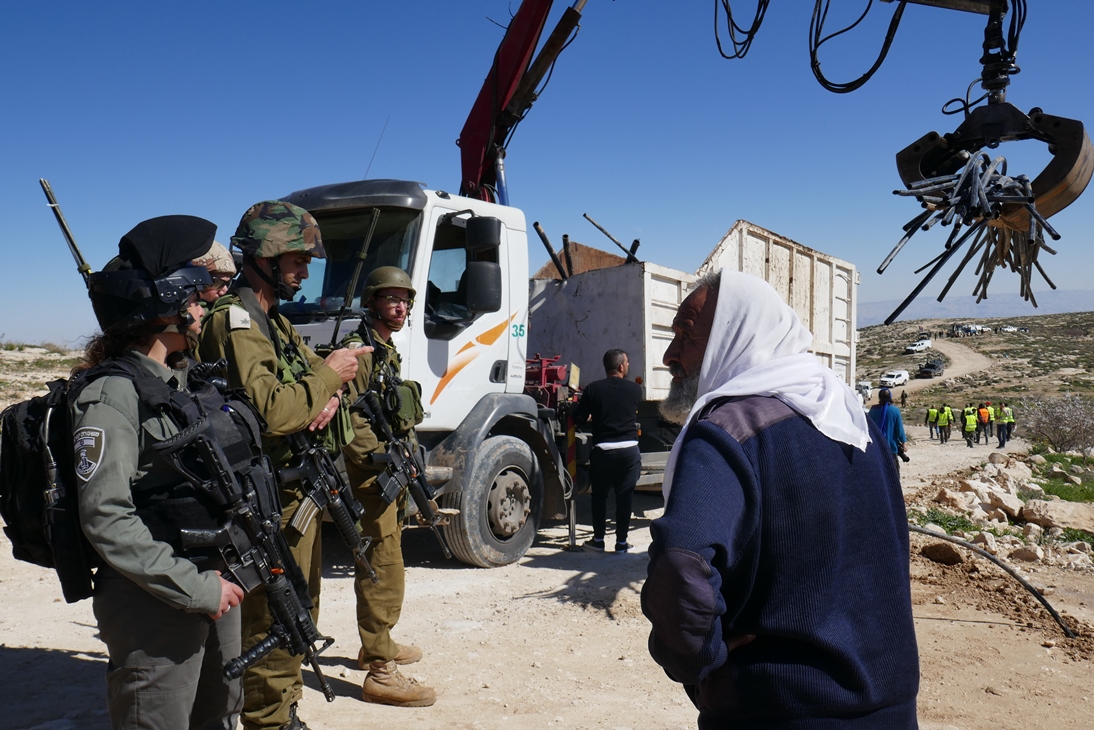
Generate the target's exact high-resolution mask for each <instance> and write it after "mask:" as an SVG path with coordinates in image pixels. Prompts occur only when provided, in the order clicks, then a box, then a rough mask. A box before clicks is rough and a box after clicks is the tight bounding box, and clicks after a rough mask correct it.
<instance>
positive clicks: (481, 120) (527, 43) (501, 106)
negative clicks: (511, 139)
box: [457, 0, 553, 200]
mask: <svg viewBox="0 0 1094 730" xmlns="http://www.w3.org/2000/svg"><path fill="white" fill-rule="evenodd" d="M552 1H553V0H524V2H523V3H522V4H521V6H520V9H519V10H517V14H516V15H515V16H513V20H512V21H511V22H510V23H509V28H508V29H507V30H506V31H505V37H504V38H503V39H502V41H501V45H499V46H498V50H497V52H496V53H495V54H494V63H493V64H492V65H491V66H490V73H488V74H487V76H486V81H485V82H484V83H483V85H482V89H481V90H480V91H479V96H478V98H477V99H476V100H475V105H474V106H473V107H471V113H470V114H468V115H467V121H466V122H464V125H463V130H462V131H461V132H460V138H459V141H458V142H457V144H458V145H459V146H460V158H461V167H462V173H463V179H462V181H461V182H460V194H461V195H466V196H468V197H472V198H479V199H481V200H490V199H491V195H490V191H489V189H488V188H489V187H490V186H492V185H493V184H494V182H495V172H494V161H495V160H496V159H497V155H498V148H499V146H500V145H501V144H503V143H504V142H505V135H506V134H507V133H508V131H509V129H510V127H511V126H512V120H506V119H504V118H503V117H505V115H504V114H503V112H504V111H505V109H506V107H507V106H509V102H510V100H512V98H513V96H514V95H515V94H516V92H517V89H518V88H519V87H520V84H521V80H522V79H523V78H524V74H525V73H526V72H527V70H528V66H529V65H530V64H531V62H532V54H533V53H534V52H535V50H536V46H537V45H539V37H540V35H541V34H542V33H543V26H544V25H545V24H546V23H547V15H548V14H549V13H550V12H551V3H552Z"/></svg>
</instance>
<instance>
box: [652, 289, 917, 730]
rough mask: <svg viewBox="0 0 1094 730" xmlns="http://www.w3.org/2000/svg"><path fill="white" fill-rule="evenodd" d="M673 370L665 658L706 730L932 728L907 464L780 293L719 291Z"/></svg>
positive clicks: (656, 638) (662, 595) (657, 556)
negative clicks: (918, 631) (903, 481)
mask: <svg viewBox="0 0 1094 730" xmlns="http://www.w3.org/2000/svg"><path fill="white" fill-rule="evenodd" d="M673 331H674V333H675V338H674V339H673V341H672V344H671V345H670V346H669V349H668V351H667V352H666V354H665V364H666V365H668V366H669V368H670V371H671V372H672V374H673V385H672V390H671V392H670V395H669V397H668V398H667V399H666V401H665V402H664V404H663V406H662V414H663V415H664V416H665V418H667V419H669V420H671V421H675V422H677V423H680V424H681V425H683V426H684V429H683V430H682V431H681V433H680V437H679V438H678V439H677V440H676V443H675V445H674V446H673V450H672V454H671V455H670V457H669V462H668V465H667V468H666V472H665V487H664V491H665V497H666V506H665V513H664V516H663V517H661V518H660V519H658V520H656V521H655V522H654V523H653V527H652V535H653V544H652V545H651V546H650V550H649V555H650V564H649V569H648V571H649V577H648V579H647V581H646V583H645V585H644V586H643V589H642V610H643V612H644V613H645V614H646V616H647V618H649V620H650V622H651V623H652V624H653V629H652V632H651V633H650V641H649V649H650V654H651V655H652V656H653V658H654V660H655V661H656V662H657V663H658V664H660V665H661V666H662V667H664V669H665V671H666V673H667V674H668V675H669V677H670V678H672V679H673V680H675V681H677V682H680V683H681V684H683V685H684V688H685V690H686V691H687V693H688V696H689V697H690V698H691V700H692V702H693V703H694V704H695V706H696V708H697V709H698V710H699V723H698V724H699V728H700V729H701V730H702V729H704V728H724V727H733V728H806V727H809V728H814V727H823V728H837V727H838V728H914V727H916V706H915V699H916V692H917V690H918V685H919V667H918V655H917V650H916V643H915V633H914V628H913V625H912V606H911V595H910V588H909V576H908V530H907V518H906V515H905V512H904V501H903V498H902V496H901V492H900V486H899V482H898V480H897V475H896V470H895V468H894V465H893V462H892V458H891V456H890V455H889V454H887V453H886V450H885V449H882V448H879V446H878V444H881V443H884V442H883V439H882V437H881V434H880V433H878V431H877V430H876V428H871V427H870V426H869V424H868V423H867V420H866V417H865V415H864V414H863V412H862V408H861V406H860V405H859V403H858V399H857V398H856V397H855V395H854V393H852V392H851V390H850V389H849V388H848V387H847V386H846V385H845V384H844V383H843V382H842V381H840V380H839V378H837V377H836V375H835V373H833V372H832V371H831V370H830V369H828V368H826V367H824V366H823V365H822V364H821V363H820V361H819V360H817V358H816V357H815V356H813V355H812V354H810V353H809V352H808V348H809V346H810V344H811V343H812V341H813V337H812V335H811V334H810V333H809V331H808V330H807V329H806V328H805V327H803V326H802V324H801V322H800V321H799V320H798V317H797V315H795V314H794V312H793V311H792V310H791V309H790V308H789V307H787V306H786V305H785V304H784V303H783V302H782V301H781V300H780V299H779V297H778V295H777V294H776V293H775V291H774V290H773V289H772V288H771V287H770V286H768V285H767V284H766V283H765V282H763V281H761V280H760V279H757V278H755V277H752V276H748V275H745V274H738V273H730V272H725V273H722V274H721V275H720V276H719V275H717V274H715V275H712V276H708V277H704V278H703V279H700V281H699V282H697V286H696V289H695V290H694V291H693V292H692V294H691V295H690V296H689V297H688V298H687V299H686V300H685V301H684V303H683V304H682V305H681V306H680V309H679V311H678V313H677V315H676V319H675V320H674V322H673Z"/></svg>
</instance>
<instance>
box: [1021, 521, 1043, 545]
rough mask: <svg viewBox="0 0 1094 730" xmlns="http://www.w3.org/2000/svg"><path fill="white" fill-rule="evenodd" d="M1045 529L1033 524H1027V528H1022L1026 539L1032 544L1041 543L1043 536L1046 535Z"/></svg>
mask: <svg viewBox="0 0 1094 730" xmlns="http://www.w3.org/2000/svg"><path fill="white" fill-rule="evenodd" d="M1044 533H1045V529H1044V528H1043V527H1041V526H1040V525H1036V524H1034V523H1032V522H1027V523H1026V526H1025V527H1023V528H1022V534H1023V535H1025V536H1026V539H1027V540H1029V541H1030V542H1040V541H1041V536H1042V535H1044Z"/></svg>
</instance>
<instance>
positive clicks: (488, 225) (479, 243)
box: [466, 215, 501, 312]
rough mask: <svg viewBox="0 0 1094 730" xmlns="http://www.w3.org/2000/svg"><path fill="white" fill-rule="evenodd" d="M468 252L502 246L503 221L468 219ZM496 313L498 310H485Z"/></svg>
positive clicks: (486, 218)
mask: <svg viewBox="0 0 1094 730" xmlns="http://www.w3.org/2000/svg"><path fill="white" fill-rule="evenodd" d="M466 245H467V250H468V251H470V252H472V253H482V252H484V251H491V250H493V249H496V248H498V247H500V246H501V221H500V220H499V219H497V218H492V217H490V216H482V215H477V216H474V217H473V218H468V219H467V244H466ZM483 311H490V312H496V311H498V310H497V309H490V310H483Z"/></svg>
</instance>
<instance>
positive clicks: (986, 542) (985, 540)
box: [971, 532, 999, 555]
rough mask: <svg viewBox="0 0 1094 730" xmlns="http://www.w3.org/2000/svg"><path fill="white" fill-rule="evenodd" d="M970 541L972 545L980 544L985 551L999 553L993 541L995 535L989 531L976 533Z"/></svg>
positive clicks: (993, 553)
mask: <svg viewBox="0 0 1094 730" xmlns="http://www.w3.org/2000/svg"><path fill="white" fill-rule="evenodd" d="M971 542H972V544H973V545H979V546H981V547H982V548H983V549H984V550H985V551H987V552H989V553H991V554H992V555H998V554H999V546H998V545H997V544H996V542H995V535H993V534H991V533H990V532H978V533H976V537H974V538H973V539H972V541H971Z"/></svg>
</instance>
